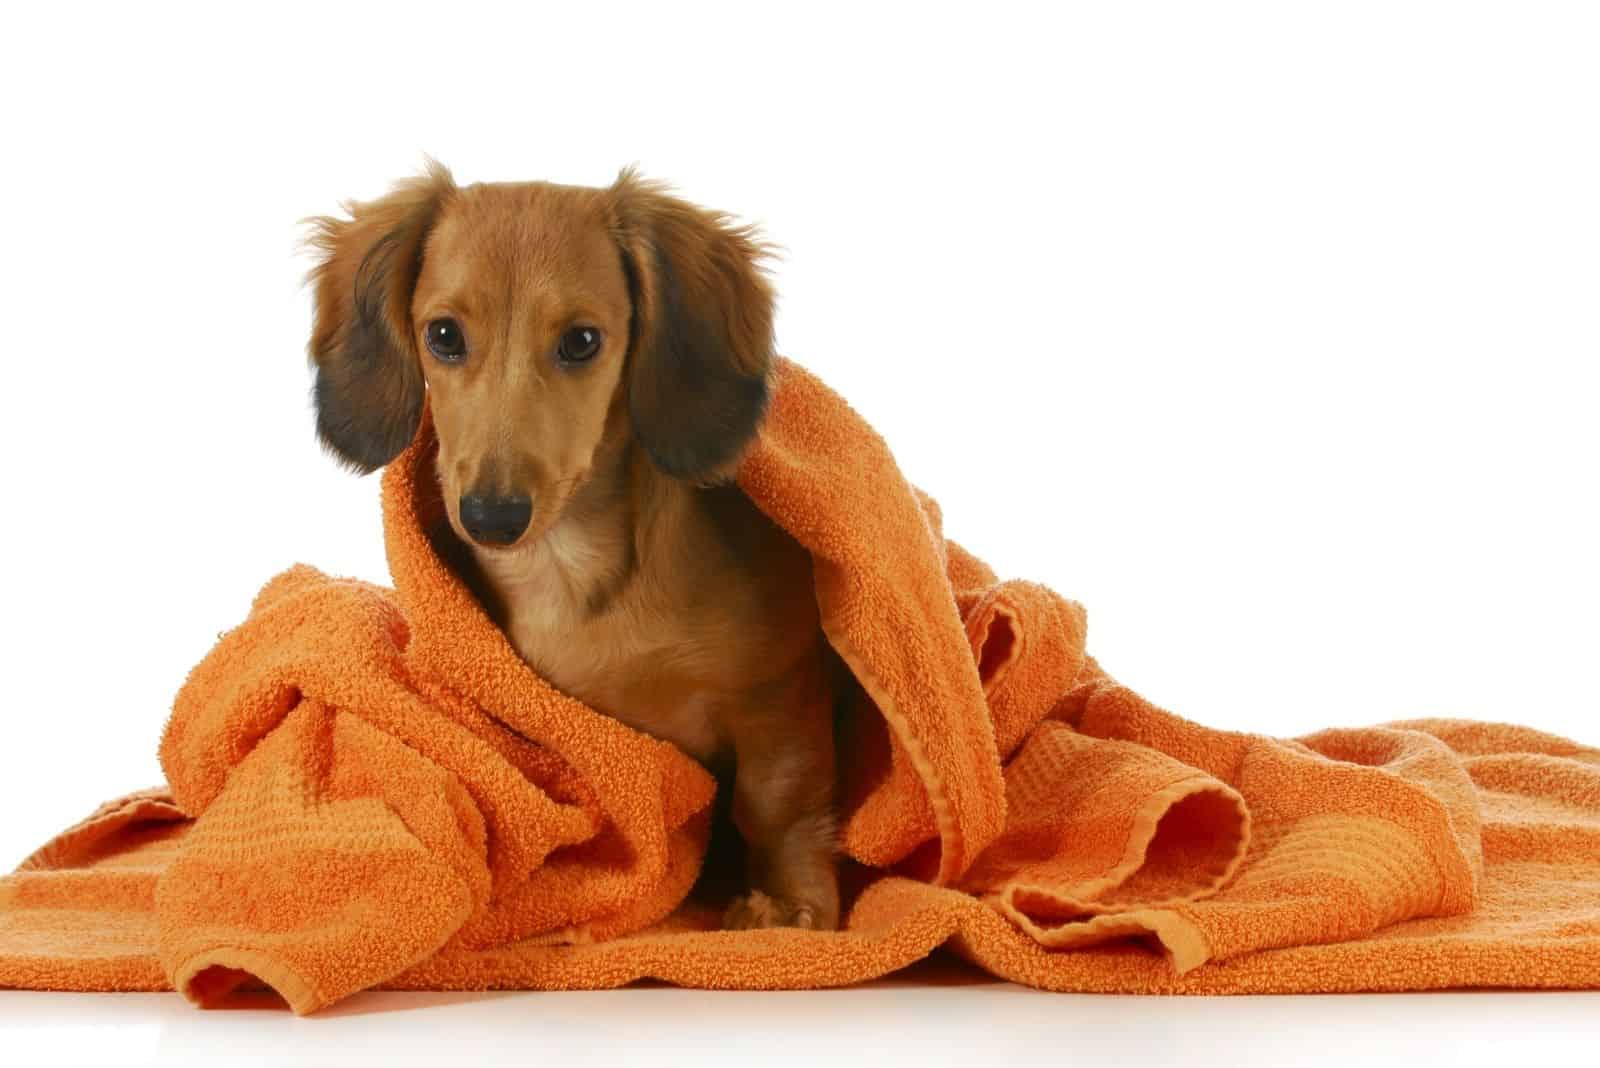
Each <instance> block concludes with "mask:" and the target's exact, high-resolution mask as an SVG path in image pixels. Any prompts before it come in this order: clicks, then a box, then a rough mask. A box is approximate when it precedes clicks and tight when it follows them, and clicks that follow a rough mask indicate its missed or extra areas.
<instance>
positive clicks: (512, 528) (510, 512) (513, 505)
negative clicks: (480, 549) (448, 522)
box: [461, 493, 533, 545]
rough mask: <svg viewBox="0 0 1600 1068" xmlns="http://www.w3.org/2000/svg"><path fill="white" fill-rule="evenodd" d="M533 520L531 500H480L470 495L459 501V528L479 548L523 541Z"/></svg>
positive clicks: (529, 498) (518, 498)
mask: <svg viewBox="0 0 1600 1068" xmlns="http://www.w3.org/2000/svg"><path fill="white" fill-rule="evenodd" d="M532 518H533V498H531V497H480V496H478V495H477V494H472V493H469V494H465V495H463V496H462V498H461V525H462V526H464V527H466V528H467V533H468V534H470V535H472V540H473V541H475V542H477V543H478V544H480V545H510V544H511V543H512V542H514V541H516V540H517V539H518V538H520V537H522V532H523V531H524V530H527V529H528V521H529V520H530V519H532Z"/></svg>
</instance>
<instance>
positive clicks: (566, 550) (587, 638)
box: [493, 535, 726, 763]
mask: <svg viewBox="0 0 1600 1068" xmlns="http://www.w3.org/2000/svg"><path fill="white" fill-rule="evenodd" d="M573 537H576V536H575V535H568V538H569V539H571V538H573ZM547 541H550V544H549V545H548V546H545V547H544V548H543V551H542V552H541V553H540V554H534V555H530V558H529V559H528V560H527V561H525V562H524V564H523V566H521V567H519V568H517V569H516V570H515V572H509V571H503V572H502V573H501V574H499V575H495V576H493V581H494V584H495V586H496V592H497V594H498V599H499V600H500V602H501V616H502V620H501V625H502V626H503V627H504V629H505V632H506V637H507V638H508V639H510V641H511V644H512V646H513V647H514V648H515V649H516V650H517V652H518V654H519V655H520V656H521V657H522V658H523V659H524V660H525V661H527V662H528V664H529V665H530V666H531V667H532V668H533V669H534V670H535V671H537V672H538V673H539V674H540V675H541V676H543V677H544V678H545V679H546V680H548V681H549V682H550V683H551V684H552V685H554V686H555V687H556V688H557V689H559V690H561V691H562V692H564V693H567V694H570V695H571V696H573V697H576V698H577V699H579V700H580V701H583V702H584V703H585V704H587V705H589V706H590V707H591V708H594V709H596V710H597V711H600V712H604V713H606V714H607V715H610V716H612V717H613V718H615V719H618V720H621V721H622V722H624V723H626V724H628V725H629V726H631V727H634V728H635V729H637V730H641V731H644V732H645V733H647V734H650V735H653V736H655V737H657V738H661V739H663V740H664V741H668V742H671V743H673V744H674V745H676V746H677V747H678V748H680V749H682V750H683V751H684V752H686V753H688V754H689V755H690V756H692V757H694V758H695V759H697V760H700V761H701V762H702V763H704V762H708V761H710V760H711V759H712V758H713V757H714V756H715V755H716V754H717V753H718V752H719V751H720V750H721V749H723V748H724V745H725V743H726V738H725V737H724V734H723V730H722V727H721V716H720V711H721V705H722V703H723V699H722V697H721V696H720V694H719V688H718V687H717V686H716V684H715V679H714V676H715V674H716V667H717V657H716V655H715V649H714V647H712V646H711V645H710V644H708V643H707V642H704V641H700V640H697V639H696V637H695V633H694V632H695V628H693V627H685V626H683V625H681V623H682V621H681V620H679V619H674V613H673V612H672V610H671V606H670V605H663V604H659V603H652V602H654V601H659V600H660V595H659V591H651V590H647V589H641V588H639V587H638V585H637V584H624V585H623V586H622V588H621V589H620V590H618V591H616V592H615V594H614V600H613V601H612V602H611V603H609V604H608V605H607V606H606V608H605V610H604V611H596V610H595V605H594V598H595V596H596V594H595V587H596V585H604V584H605V583H607V582H609V581H611V579H612V578H613V576H609V575H604V574H601V575H599V576H598V577H597V576H596V575H595V574H594V573H593V572H592V571H590V570H579V569H575V568H574V567H573V564H574V563H575V562H577V561H578V560H579V558H581V557H582V556H583V553H584V547H583V546H580V545H575V544H573V543H572V541H571V540H568V541H566V542H563V541H562V540H559V536H558V537H557V538H556V539H547ZM652 594H655V596H652Z"/></svg>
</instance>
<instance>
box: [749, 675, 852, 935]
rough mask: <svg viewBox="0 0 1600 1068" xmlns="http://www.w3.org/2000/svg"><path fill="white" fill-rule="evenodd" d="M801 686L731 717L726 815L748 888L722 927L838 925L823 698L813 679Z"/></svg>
mask: <svg viewBox="0 0 1600 1068" xmlns="http://www.w3.org/2000/svg"><path fill="white" fill-rule="evenodd" d="M806 689H809V690H811V691H813V692H810V693H807V694H806V695H805V697H804V698H803V699H801V700H789V701H780V702H778V703H777V704H776V705H774V706H767V707H764V708H762V709H761V710H760V711H753V712H748V713H746V714H745V715H744V716H742V717H741V718H740V721H739V722H738V723H736V724H735V725H734V732H733V733H734V748H735V757H736V760H737V762H738V763H737V767H736V769H735V772H734V796H733V821H734V824H735V825H736V826H737V827H738V828H739V833H740V834H741V835H742V836H743V838H744V841H745V845H746V847H747V850H748V870H749V877H750V890H749V892H748V893H746V894H745V895H743V896H741V897H739V898H736V899H735V900H734V902H733V904H732V905H731V906H730V907H729V908H728V911H727V915H726V916H725V917H724V919H723V925H724V926H725V927H729V928H751V927H807V928H812V929H814V930H828V931H831V930H833V929H834V928H836V927H837V926H838V925H839V882H838V875H837V873H836V871H835V867H834V759H833V716H832V709H831V701H830V698H829V697H828V695H827V694H826V693H825V692H816V691H817V689H818V688H817V687H816V686H815V685H812V686H809V687H806ZM792 693H793V690H792V689H791V694H792Z"/></svg>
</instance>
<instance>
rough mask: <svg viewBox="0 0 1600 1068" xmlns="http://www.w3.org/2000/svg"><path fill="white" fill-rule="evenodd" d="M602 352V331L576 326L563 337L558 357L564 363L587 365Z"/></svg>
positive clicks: (557, 353) (557, 349)
mask: <svg viewBox="0 0 1600 1068" xmlns="http://www.w3.org/2000/svg"><path fill="white" fill-rule="evenodd" d="M599 351H600V331H598V330H596V329H595V328H594V327H592V326H575V327H573V328H572V329H571V330H568V331H567V332H566V333H565V334H562V335H561V341H560V342H559V343H558V344H557V345H556V356H557V358H559V359H560V360H561V362H562V363H587V362H588V361H589V360H592V359H594V357H595V353H597V352H599Z"/></svg>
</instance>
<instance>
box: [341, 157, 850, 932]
mask: <svg viewBox="0 0 1600 1068" xmlns="http://www.w3.org/2000/svg"><path fill="white" fill-rule="evenodd" d="M348 210H349V213H350V216H351V217H350V218H349V219H348V220H345V219H334V218H321V219H317V220H315V221H314V225H315V232H314V235H313V238H312V243H313V245H314V246H315V248H316V249H317V250H318V251H319V253H320V256H321V259H320V262H319V264H318V266H317V267H316V268H315V270H314V271H313V272H312V278H313V280H314V282H315V292H316V324H315V330H314V332H313V335H312V339H311V355H312V358H313V360H314V361H315V363H316V367H317V375H316V389H315V400H316V408H317V429H318V433H319V434H320V436H321V438H322V440H323V441H324V442H325V443H326V444H327V446H328V447H329V448H331V449H332V450H333V452H334V453H335V454H337V455H338V456H339V457H340V458H342V459H343V460H344V461H345V462H347V463H348V464H350V465H351V466H353V467H355V468H358V469H360V470H361V471H371V470H373V469H375V468H377V467H381V466H382V465H384V464H386V463H387V462H388V461H389V460H390V459H392V458H393V457H394V456H395V455H396V454H397V453H398V452H399V451H400V450H401V449H403V448H404V447H405V446H406V445H407V444H409V443H410V441H411V439H412V437H413V435H414V434H415V432H416V429H417V423H418V419H419V418H420V415H421V411H422V404H423V396H424V392H426V393H427V395H428V397H429V398H430V403H431V406H432V411H433V417H434V422H435V425H436V427H437V429H438V436H439V460H438V474H439V482H440V486H441V488H442V490H443V494H444V500H445V504H446V509H447V511H448V513H449V517H450V525H451V527H452V528H453V530H454V531H455V534H456V535H457V537H458V538H459V539H460V541H461V542H462V544H463V545H464V546H467V547H469V548H470V551H464V552H461V553H460V554H458V556H459V561H460V567H461V569H462V571H463V577H464V578H466V579H467V581H468V582H469V584H471V585H472V586H473V587H474V589H475V590H476V591H477V592H478V595H479V597H480V599H481V600H482V601H483V603H484V606H485V608H486V610H487V611H488V612H489V613H490V615H491V616H492V617H493V618H494V619H495V621H496V622H497V623H498V624H499V625H500V626H501V628H502V629H504V631H505V632H506V634H507V635H508V636H509V638H510V639H511V642H512V644H513V645H514V646H515V647H516V649H517V651H518V652H519V653H520V654H521V655H522V656H523V658H524V659H526V660H527V661H528V663H529V664H530V665H532V666H533V667H534V668H535V669H536V670H537V671H538V672H539V673H540V674H541V675H542V676H544V677H545V678H546V679H548V680H550V681H551V683H553V684H554V685H555V686H557V687H559V688H560V689H562V690H564V691H565V692H567V693H570V694H572V695H573V696H575V697H577V698H579V699H581V700H582V701H584V702H585V703H587V704H589V705H590V706H592V707H594V708H596V709H599V710H601V711H604V712H606V713H608V714H609V715H612V716H615V717H616V718H618V719H620V720H622V721H623V722H625V723H628V724H630V725H632V726H634V727H636V728H638V729H639V730H642V731H646V732H649V733H650V734H653V735H656V736H657V737H660V738H663V739H665V740H667V741H670V742H672V743H674V744H676V745H677V746H679V747H680V748H682V749H683V750H684V751H685V752H687V753H688V754H690V755H691V756H693V757H695V758H696V759H698V760H700V761H701V762H703V763H707V764H711V763H713V762H715V761H718V760H719V759H721V758H724V757H726V756H732V757H733V759H734V762H735V777H734V788H733V815H734V821H735V823H736V825H737V826H738V828H739V830H740V833H741V834H742V836H743V837H744V839H745V843H746V846H747V849H748V858H749V878H750V891H749V893H747V894H745V895H743V896H741V897H739V898H738V899H736V900H735V902H734V904H733V905H732V906H731V907H730V909H729V910H728V913H727V917H726V920H725V922H726V923H727V925H728V926H731V927H767V926H776V925H794V926H801V927H816V928H832V927H834V926H836V925H837V923H838V917H839V893H838V888H837V882H836V876H835V870H834V860H833V795H834V755H833V711H834V704H835V698H836V695H837V694H838V693H840V692H841V690H842V687H843V685H844V682H843V681H842V679H843V676H844V673H843V672H842V671H841V669H840V667H839V664H838V662H837V660H836V658H834V657H833V656H832V654H831V651H830V650H829V648H828V646H827V643H826V641H825V640H824V638H823V636H822V632H821V629H820V625H819V622H818V618H817V606H816V600H815V596H814V594H813V592H812V585H811V560H810V557H809V556H808V555H807V554H806V552H805V551H804V550H803V549H801V548H800V547H799V546H798V545H797V544H795V543H794V542H793V541H792V540H791V539H790V538H789V537H788V536H787V535H786V534H784V533H783V532H782V531H781V530H779V529H778V528H777V527H776V526H775V525H774V524H773V523H771V522H770V521H769V520H768V519H766V517H764V516H763V515H762V514H761V513H759V512H758V511H757V510H756V509H755V507H754V506H753V505H751V504H750V502H749V501H748V500H747V499H746V498H745V496H744V495H743V494H742V493H740V492H739V491H738V489H736V488H734V487H733V486H732V485H730V484H728V483H727V481H726V478H727V476H728V474H729V473H730V472H731V471H732V470H733V468H734V466H735V464H736V462H737V461H738V459H739V457H740V455H741V453H742V452H743V450H744V449H745V447H746V446H747V445H748V444H749V443H750V441H751V440H752V438H753V437H754V435H755V433H756V429H757V427H758V425H759V424H760V421H761V418H762V415H763V413H764V411H765V407H766V401H767V393H768V377H769V373H770V369H771V363H772V359H773V352H772V347H773V342H772V314H773V298H772V291H771V288H770V286H769V285H768V283H767V281H766V279H765V277H764V276H763V274H762V273H761V262H762V258H763V256H764V255H765V252H766V250H765V248H764V246H763V245H762V244H760V243H759V242H758V240H757V239H756V237H755V235H754V233H753V231H752V230H750V229H749V228H739V227H735V226H734V225H732V224H731V222H730V220H729V219H728V218H727V217H726V216H723V215H720V214H717V213H714V212H709V211H705V210H702V209H700V208H697V207H695V206H693V205H691V204H687V203H685V202H683V201H681V200H678V199H676V198H674V197H672V196H669V195H668V194H667V193H665V192H664V191H663V189H662V187H661V186H659V185H657V184H655V183H652V182H648V181H644V180H641V179H640V178H638V177H637V176H636V175H634V174H633V173H632V172H631V171H624V172H623V173H622V174H621V176H620V177H618V179H617V181H616V182H615V183H614V184H613V185H612V186H611V187H610V188H608V189H587V188H578V187H572V186H560V185H550V184H546V183H541V182H529V183H521V184H495V185H474V186H467V187H458V186H457V185H456V184H455V183H454V181H453V180H452V179H451V177H450V174H449V172H448V171H446V170H445V169H444V168H443V167H440V166H437V165H433V166H431V167H430V168H429V170H428V171H427V173H426V174H424V175H423V176H421V177H419V178H415V179H412V180H410V181H407V182H403V183H401V184H399V185H398V186H396V187H395V189H394V190H393V191H392V192H391V193H390V194H389V195H387V196H385V197H383V198H381V199H379V200H375V201H372V202H370V203H362V204H352V205H349V206H348Z"/></svg>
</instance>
